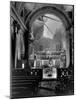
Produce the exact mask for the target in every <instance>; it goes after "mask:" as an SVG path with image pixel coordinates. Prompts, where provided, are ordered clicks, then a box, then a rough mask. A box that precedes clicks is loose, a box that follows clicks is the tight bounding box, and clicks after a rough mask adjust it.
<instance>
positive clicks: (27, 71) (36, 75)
mask: <svg viewBox="0 0 76 100" xmlns="http://www.w3.org/2000/svg"><path fill="white" fill-rule="evenodd" d="M10 40H11V41H10V42H11V43H10V44H11V47H10V51H11V64H10V65H11V66H10V69H11V70H10V98H13V99H15V98H31V97H48V96H50V97H51V96H63V95H74V5H67V4H50V3H36V2H17V1H11V2H10Z"/></svg>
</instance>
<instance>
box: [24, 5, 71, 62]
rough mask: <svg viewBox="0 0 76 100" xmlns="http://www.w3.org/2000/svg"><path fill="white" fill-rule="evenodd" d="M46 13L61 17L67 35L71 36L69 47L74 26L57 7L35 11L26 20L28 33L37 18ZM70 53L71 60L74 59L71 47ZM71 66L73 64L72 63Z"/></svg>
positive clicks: (45, 7) (46, 7)
mask: <svg viewBox="0 0 76 100" xmlns="http://www.w3.org/2000/svg"><path fill="white" fill-rule="evenodd" d="M45 13H48V14H54V15H56V16H57V17H59V18H60V19H61V21H62V22H63V25H64V27H65V29H66V33H67V34H68V36H69V40H70V42H69V45H70V44H71V39H70V37H71V33H70V28H71V26H72V24H71V22H70V20H69V17H68V16H67V14H65V13H64V12H63V11H62V10H61V9H59V8H57V7H55V6H44V7H40V8H38V9H37V10H35V11H33V12H32V13H31V14H30V15H29V16H28V17H27V19H26V21H25V25H26V27H27V29H28V32H30V29H31V26H32V23H33V22H34V21H35V20H36V18H38V17H39V16H40V15H43V14H45ZM69 52H70V59H71V57H72V51H71V45H70V49H69ZM70 64H71V62H70Z"/></svg>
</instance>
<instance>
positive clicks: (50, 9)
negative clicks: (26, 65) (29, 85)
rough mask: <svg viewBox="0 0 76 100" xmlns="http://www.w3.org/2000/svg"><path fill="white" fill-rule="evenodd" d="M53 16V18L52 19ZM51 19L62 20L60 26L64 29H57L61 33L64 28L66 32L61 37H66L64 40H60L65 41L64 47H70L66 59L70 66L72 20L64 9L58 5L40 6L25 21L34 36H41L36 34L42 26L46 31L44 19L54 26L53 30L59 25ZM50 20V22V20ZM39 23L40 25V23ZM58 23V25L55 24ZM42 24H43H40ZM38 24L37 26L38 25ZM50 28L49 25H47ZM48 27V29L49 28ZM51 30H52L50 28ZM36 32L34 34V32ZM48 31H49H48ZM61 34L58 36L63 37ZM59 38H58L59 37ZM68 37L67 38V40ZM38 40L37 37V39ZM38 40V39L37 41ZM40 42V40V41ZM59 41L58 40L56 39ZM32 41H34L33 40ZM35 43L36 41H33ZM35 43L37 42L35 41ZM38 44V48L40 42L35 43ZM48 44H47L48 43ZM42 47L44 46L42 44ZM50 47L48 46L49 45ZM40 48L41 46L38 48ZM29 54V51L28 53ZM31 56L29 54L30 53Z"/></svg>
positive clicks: (67, 64)
mask: <svg viewBox="0 0 76 100" xmlns="http://www.w3.org/2000/svg"><path fill="white" fill-rule="evenodd" d="M51 18H52V19H51ZM53 18H54V19H56V20H54V19H53ZM47 19H49V20H48V22H47V21H46V20H47ZM50 19H51V20H54V21H55V22H56V21H60V23H61V24H60V26H61V25H62V27H61V28H62V29H59V30H57V32H58V33H59V31H60V30H62V31H63V33H65V34H63V35H62V36H61V37H64V39H63V40H62V39H60V41H63V42H62V45H63V46H64V47H63V48H66V49H67V48H68V50H66V55H67V56H66V60H67V63H66V65H65V66H67V67H68V66H69V65H70V64H71V60H70V59H71V57H72V53H71V52H72V51H71V46H70V44H71V39H70V36H71V33H70V29H71V26H72V25H71V22H70V20H69V18H68V17H67V15H66V14H65V13H64V12H63V11H61V10H60V9H59V8H57V7H54V6H44V7H41V8H39V9H37V10H36V11H34V12H32V13H31V14H30V15H29V16H28V18H27V19H26V21H25V25H26V26H27V28H28V31H29V33H30V35H31V36H32V38H40V36H39V34H37V36H36V34H35V33H38V32H37V31H38V30H40V28H41V31H43V30H44V31H45V29H44V28H46V27H47V25H45V26H44V25H43V23H42V21H43V20H45V21H46V22H44V24H48V25H50V26H51V27H52V28H53V30H55V27H57V26H58V25H59V24H57V23H59V22H57V23H53V22H52V21H50ZM49 21H50V22H49ZM49 23H52V24H49ZM38 24H39V25H38ZM55 24H56V25H55ZM40 25H41V26H40ZM54 25H55V27H54ZM32 26H33V27H34V28H32ZM36 26H37V27H36ZM60 26H59V27H60ZM51 27H49V28H51ZM47 28H48V27H47ZM49 28H48V29H49ZM50 31H51V30H50ZM33 33H34V34H33ZM47 33H48V32H47ZM53 33H54V32H53ZM49 34H50V33H49ZM54 35H56V34H54ZM60 35H61V34H59V36H57V37H58V38H61V37H60ZM49 37H50V38H51V35H49ZM58 38H57V39H58ZM66 38H67V40H66ZM35 40H36V39H35ZM65 41H66V43H67V42H68V44H67V45H66V47H65V44H66V43H65ZM35 42H36V41H35ZM39 42H40V41H39ZM56 42H57V41H56ZM31 43H32V42H31ZM33 43H34V42H33ZM34 44H35V43H34ZM39 44H41V43H39ZM35 45H36V49H37V45H38V43H37V44H35ZM46 45H47V44H46ZM40 48H42V45H40ZM47 48H48V47H47ZM58 48H59V47H58ZM38 49H39V48H38ZM35 51H37V50H35ZM28 54H29V53H28ZM28 56H29V55H28Z"/></svg>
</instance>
